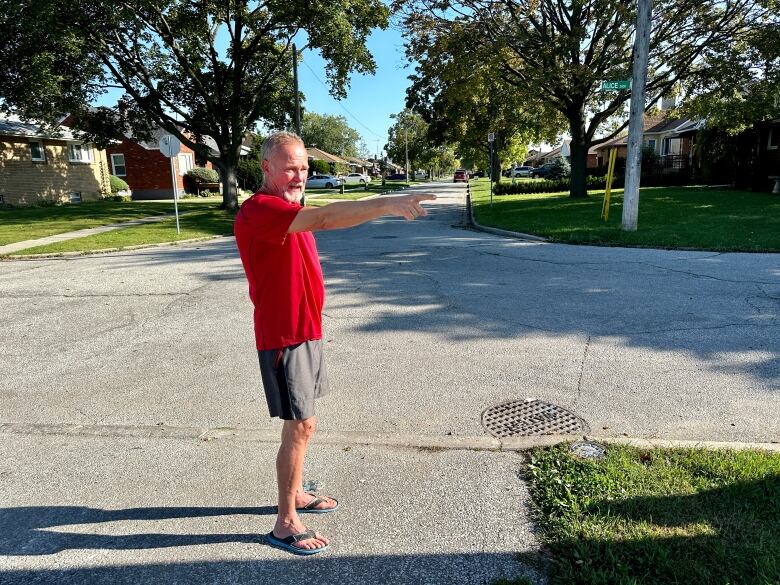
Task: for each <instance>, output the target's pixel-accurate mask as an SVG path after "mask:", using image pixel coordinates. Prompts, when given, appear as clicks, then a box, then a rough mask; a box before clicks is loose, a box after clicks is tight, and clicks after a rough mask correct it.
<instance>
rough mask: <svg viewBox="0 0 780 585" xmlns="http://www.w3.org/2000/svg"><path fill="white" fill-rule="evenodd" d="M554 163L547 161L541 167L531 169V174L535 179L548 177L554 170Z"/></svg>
mask: <svg viewBox="0 0 780 585" xmlns="http://www.w3.org/2000/svg"><path fill="white" fill-rule="evenodd" d="M552 169H553V164H552V163H546V164H543V165H542V166H540V167H537V168H535V169H533V170H532V171H531V176H532V177H533V178H534V179H546V178H547V176H548V175H549V174H550V173H551V172H552Z"/></svg>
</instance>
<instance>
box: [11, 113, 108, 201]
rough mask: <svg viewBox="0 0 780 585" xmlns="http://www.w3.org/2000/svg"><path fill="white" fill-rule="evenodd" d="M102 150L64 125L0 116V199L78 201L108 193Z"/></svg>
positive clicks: (105, 164) (104, 157)
mask: <svg viewBox="0 0 780 585" xmlns="http://www.w3.org/2000/svg"><path fill="white" fill-rule="evenodd" d="M108 177H109V171H108V165H107V157H106V153H105V151H103V150H100V149H97V148H95V147H94V146H92V145H91V144H85V143H84V141H83V140H81V139H79V137H78V135H77V134H76V133H74V132H73V131H71V130H70V129H69V128H66V127H63V126H59V127H58V128H57V130H56V131H50V130H48V129H46V128H45V127H44V126H43V125H41V124H38V123H34V122H22V121H21V120H19V119H18V118H15V117H13V116H7V117H0V203H5V204H9V205H32V204H36V203H41V202H43V201H51V202H66V201H73V202H80V201H87V200H91V199H99V198H100V197H101V196H103V195H105V194H107V193H110V192H111V187H110V183H109V178H108Z"/></svg>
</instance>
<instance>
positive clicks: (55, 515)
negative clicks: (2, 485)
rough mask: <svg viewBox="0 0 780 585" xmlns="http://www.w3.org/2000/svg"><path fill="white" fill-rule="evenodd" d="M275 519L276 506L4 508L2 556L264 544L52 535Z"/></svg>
mask: <svg viewBox="0 0 780 585" xmlns="http://www.w3.org/2000/svg"><path fill="white" fill-rule="evenodd" d="M238 514H242V515H244V514H251V515H257V516H268V515H273V514H276V506H256V507H214V508H209V507H165V508H128V509H125V510H102V509H99V508H88V507H85V506H24V507H16V508H0V555H20V556H34V555H50V554H55V553H58V552H61V551H64V550H70V549H111V550H126V549H151V548H168V547H174V546H188V545H196V544H215V543H225V542H245V543H258V542H263V538H264V537H263V535H261V534H246V533H243V534H242V533H230V534H214V533H211V534H163V533H148V534H127V535H109V534H85V533H76V532H59V531H57V530H48V529H50V528H57V527H62V526H69V525H77V524H98V523H104V522H120V521H125V522H126V521H133V520H175V519H183V518H204V517H212V516H231V515H238Z"/></svg>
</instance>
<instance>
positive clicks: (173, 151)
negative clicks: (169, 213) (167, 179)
mask: <svg viewBox="0 0 780 585" xmlns="http://www.w3.org/2000/svg"><path fill="white" fill-rule="evenodd" d="M180 150H181V142H179V139H178V138H176V137H175V136H173V135H172V134H165V135H164V136H163V137H162V138H160V153H162V155H163V156H164V157H166V158H169V159H171V186H172V187H173V209H174V212H175V213H176V233H177V234H180V233H181V229H179V190H178V189H177V188H176V171H175V169H174V166H173V157H175V156H176V155H177V154H179V151H180Z"/></svg>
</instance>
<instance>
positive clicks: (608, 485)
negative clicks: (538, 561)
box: [525, 445, 780, 585]
mask: <svg viewBox="0 0 780 585" xmlns="http://www.w3.org/2000/svg"><path fill="white" fill-rule="evenodd" d="M525 475H526V479H528V481H529V483H530V491H531V496H532V500H533V513H534V516H535V520H536V522H537V524H538V525H539V526H540V528H541V533H542V538H543V541H544V543H545V545H546V547H547V549H548V551H549V553H550V554H551V557H552V559H551V573H552V574H551V583H552V584H553V585H559V584H560V585H563V584H565V585H573V584H574V585H638V584H640V583H641V584H642V585H661V584H664V585H667V584H672V583H674V584H680V585H682V584H685V585H777V584H778V583H780V538H778V535H779V534H780V454H777V453H763V452H757V451H709V450H694V449H639V448H633V447H626V446H618V445H614V446H610V447H609V448H608V451H607V456H606V458H605V459H604V460H602V461H592V460H582V459H579V458H578V457H576V456H574V455H572V454H571V453H570V452H569V448H568V446H567V445H558V446H555V447H551V448H546V449H540V450H536V451H534V452H533V453H532V456H531V462H530V464H529V465H528V468H527V472H526V474H525Z"/></svg>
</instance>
